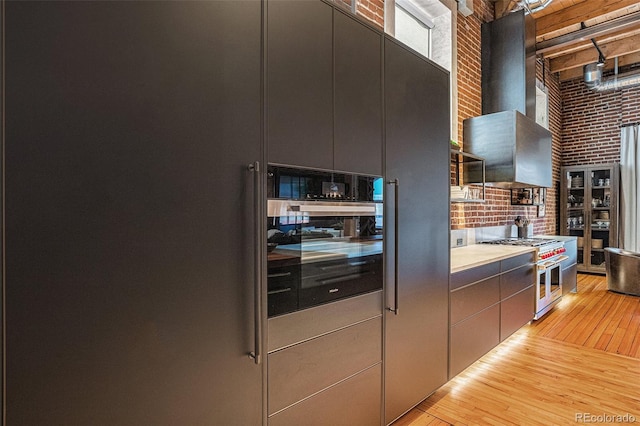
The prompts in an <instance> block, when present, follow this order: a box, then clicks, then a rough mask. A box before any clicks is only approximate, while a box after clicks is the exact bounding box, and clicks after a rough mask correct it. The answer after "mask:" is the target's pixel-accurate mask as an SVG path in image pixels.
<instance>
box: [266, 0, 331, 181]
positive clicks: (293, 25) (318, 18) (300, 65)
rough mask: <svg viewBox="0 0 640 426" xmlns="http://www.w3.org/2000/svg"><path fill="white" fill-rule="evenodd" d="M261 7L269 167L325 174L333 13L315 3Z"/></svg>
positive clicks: (276, 3)
mask: <svg viewBox="0 0 640 426" xmlns="http://www.w3.org/2000/svg"><path fill="white" fill-rule="evenodd" d="M266 7H267V8H266V16H267V18H266V35H267V48H266V64H267V65H266V68H267V76H266V84H267V88H266V100H267V109H266V111H267V116H266V120H267V150H268V158H269V161H270V162H273V163H280V164H290V165H297V166H308V167H316V168H320V169H327V170H331V169H333V25H332V20H333V8H332V7H331V6H330V5H328V4H326V3H324V2H322V1H319V0H318V1H278V0H275V1H269V2H268V3H267V4H266Z"/></svg>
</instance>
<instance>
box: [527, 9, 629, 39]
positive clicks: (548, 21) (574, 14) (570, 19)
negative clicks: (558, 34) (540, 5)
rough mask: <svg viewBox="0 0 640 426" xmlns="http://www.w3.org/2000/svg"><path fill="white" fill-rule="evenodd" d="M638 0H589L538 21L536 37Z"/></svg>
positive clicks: (610, 11)
mask: <svg viewBox="0 0 640 426" xmlns="http://www.w3.org/2000/svg"><path fill="white" fill-rule="evenodd" d="M637 4H638V0H589V1H584V2H581V3H578V4H576V5H574V6H570V7H567V8H565V9H562V10H559V11H558V12H555V13H550V14H548V15H544V16H541V17H540V18H538V19H536V37H544V35H545V34H548V33H552V32H554V31H558V30H561V29H562V28H566V27H568V26H571V25H575V24H579V23H580V22H584V21H587V20H589V19H593V18H597V17H598V16H602V15H605V14H608V13H612V12H615V11H618V10H620V9H624V8H627V7H630V6H636V5H637Z"/></svg>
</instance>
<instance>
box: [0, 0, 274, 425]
mask: <svg viewBox="0 0 640 426" xmlns="http://www.w3.org/2000/svg"><path fill="white" fill-rule="evenodd" d="M5 7H6V27H5V31H6V88H7V90H6V93H5V96H6V157H5V162H6V187H5V190H6V192H5V195H6V331H7V335H6V339H7V351H6V367H7V377H6V380H7V382H6V384H7V394H6V415H7V423H8V424H10V425H42V424H57V425H61V424H69V425H71V424H76V425H80V424H84V425H141V424H154V425H164V424H167V425H176V424H190V425H196V424H246V425H258V424H260V423H261V421H262V366H261V365H256V364H255V363H254V362H253V361H252V360H251V359H249V358H248V357H247V353H248V352H249V351H251V350H253V348H254V335H253V331H254V311H253V298H254V293H253V292H254V284H253V282H254V274H255V273H257V271H255V270H254V268H253V264H254V263H253V235H254V228H253V224H254V223H255V219H256V218H255V215H256V214H259V213H258V211H256V209H254V205H253V202H254V197H253V194H254V191H255V190H256V188H255V187H254V186H253V177H252V176H251V173H250V172H248V171H247V164H248V163H251V162H254V161H257V160H260V159H261V155H262V153H261V148H260V147H261V144H260V140H261V127H260V122H261V118H260V115H261V88H260V86H261V85H260V75H261V74H260V68H261V63H260V58H261V55H260V52H261V4H260V2H244V1H242V2H238V1H210V2H107V3H103V2H39V3H38V2H7V3H6V5H5ZM258 210H259V209H258Z"/></svg>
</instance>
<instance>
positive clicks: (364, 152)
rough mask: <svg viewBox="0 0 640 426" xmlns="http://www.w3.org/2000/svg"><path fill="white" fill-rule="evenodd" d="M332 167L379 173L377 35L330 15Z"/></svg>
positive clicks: (379, 61)
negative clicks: (332, 117) (331, 37)
mask: <svg viewBox="0 0 640 426" xmlns="http://www.w3.org/2000/svg"><path fill="white" fill-rule="evenodd" d="M334 37H335V41H334V46H335V131H334V137H335V139H334V169H336V170H347V171H351V172H357V173H364V174H373V175H381V174H382V54H381V52H382V35H381V34H380V33H379V32H377V31H374V30H372V29H371V28H369V27H367V26H366V25H363V24H361V23H359V22H357V21H355V20H354V18H352V17H349V16H347V15H345V14H344V13H342V12H338V11H336V12H335V15H334Z"/></svg>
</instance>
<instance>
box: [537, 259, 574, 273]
mask: <svg viewBox="0 0 640 426" xmlns="http://www.w3.org/2000/svg"><path fill="white" fill-rule="evenodd" d="M568 258H569V256H564V255H563V256H559V257H558V258H557V259H554V260H543V261H541V262H539V263H538V264H537V265H538V269H540V270H543V271H544V270H545V269H548V268H553V267H554V266H556V265H559V264H560V263H562V262H564V261H565V260H567V259H568Z"/></svg>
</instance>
